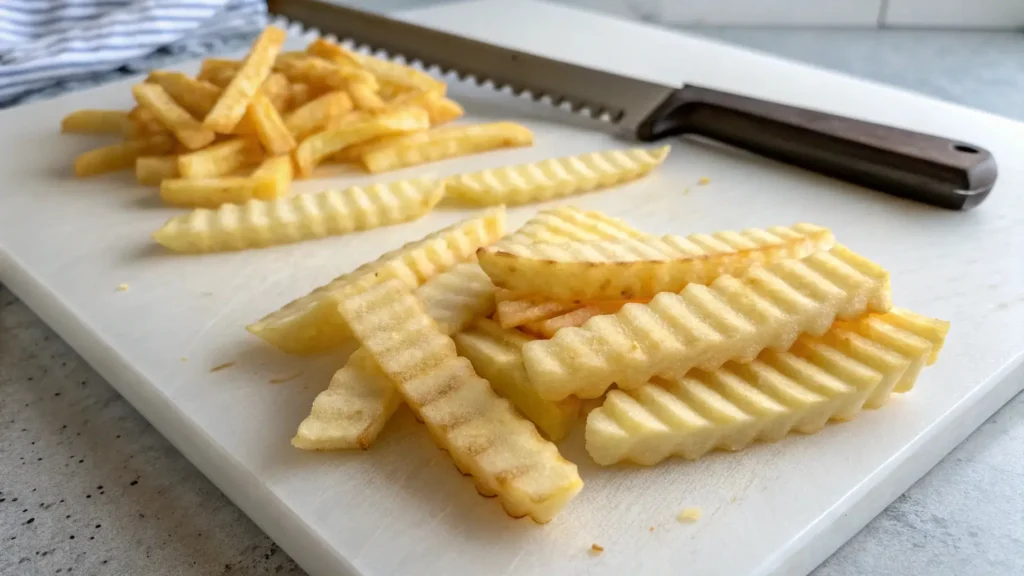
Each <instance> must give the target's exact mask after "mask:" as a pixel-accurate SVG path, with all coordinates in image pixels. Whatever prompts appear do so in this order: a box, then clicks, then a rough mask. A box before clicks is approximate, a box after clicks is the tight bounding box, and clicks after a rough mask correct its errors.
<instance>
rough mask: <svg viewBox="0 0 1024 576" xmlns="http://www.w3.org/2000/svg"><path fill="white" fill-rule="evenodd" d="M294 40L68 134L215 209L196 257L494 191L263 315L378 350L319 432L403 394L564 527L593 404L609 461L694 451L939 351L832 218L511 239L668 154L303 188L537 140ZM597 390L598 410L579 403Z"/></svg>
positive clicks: (191, 233) (149, 94) (325, 48)
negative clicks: (315, 181)
mask: <svg viewBox="0 0 1024 576" xmlns="http://www.w3.org/2000/svg"><path fill="white" fill-rule="evenodd" d="M283 41H284V33H283V32H282V31H280V30H278V29H276V28H268V29H267V30H266V31H265V32H264V34H263V35H262V36H261V37H260V38H259V39H258V40H257V42H256V43H255V45H254V46H253V49H252V51H251V52H250V53H249V55H248V56H247V57H246V58H245V59H244V60H243V61H241V62H238V61H227V60H215V59H211V60H207V61H205V62H204V64H203V67H202V70H201V71H200V73H199V75H198V76H197V78H194V79H193V78H190V77H188V76H185V75H183V74H178V73H172V72H154V73H152V74H151V75H150V76H149V78H147V80H146V82H144V83H143V84H139V85H137V86H135V87H134V88H133V90H132V93H133V95H134V96H135V99H136V102H137V103H138V107H137V108H135V109H133V110H131V111H128V112H111V111H82V112H78V113H75V114H72V115H71V116H69V117H68V118H66V119H65V120H64V130H65V131H68V132H91V133H96V132H117V133H120V134H123V135H124V137H125V141H124V142H123V143H121V144H117V145H114V146H109V147H106V148H101V149H98V150H94V151H91V152H87V153H85V154H83V155H82V156H80V157H79V158H78V159H77V160H76V163H75V168H76V173H78V174H79V175H89V174H97V173H102V172H105V171H109V170H115V169H122V168H130V167H132V166H134V167H135V170H136V173H137V175H138V178H139V181H140V182H142V183H144V184H159V185H160V188H161V196H162V197H163V198H164V200H166V201H167V202H169V203H172V204H176V205H183V206H188V207H195V208H196V209H195V210H193V211H192V212H191V213H189V214H185V215H181V216H176V217H174V218H172V219H171V220H170V221H168V223H167V224H166V225H165V226H164V227H163V228H161V229H160V230H159V231H157V232H156V233H155V234H154V237H155V239H156V240H157V241H158V242H159V243H161V244H163V245H165V246H167V247H169V248H171V249H173V250H178V251H183V252H209V251H220V250H240V249H246V248H255V247H262V246H269V245H274V244H282V243H288V242H297V241H302V240H308V239H313V238H320V237H324V236H328V235H337V234H346V233H350V232H355V231H358V230H365V229H369V228H374V227H377V226H384V225H392V224H398V223H401V222H406V221H410V220H413V219H416V218H419V217H422V216H423V215H424V214H426V213H428V212H429V211H430V210H431V209H432V208H433V207H434V206H435V205H436V204H437V203H438V202H439V201H440V200H441V198H442V197H444V196H446V195H447V196H450V197H452V198H454V199H456V200H459V201H461V202H463V203H465V204H469V205H475V206H492V207H491V208H489V209H487V210H485V211H483V212H482V213H480V214H478V215H476V216H474V217H472V218H469V219H467V220H464V221H462V222H459V223H456V224H454V225H452V226H449V227H448V228H445V229H442V230H439V231H437V232H435V233H433V234H430V235H428V236H426V237H424V238H422V239H420V240H417V241H414V242H411V243H409V244H406V245H405V246H403V247H401V248H399V249H397V250H394V251H392V252H388V253H386V254H384V255H383V256H381V257H380V258H378V259H376V260H374V261H373V262H369V263H366V264H364V265H363V266H361V267H359V268H357V269H356V270H354V271H352V272H349V273H346V274H343V275H341V276H339V277H338V278H336V279H334V280H333V281H331V282H330V283H328V284H326V285H324V286H322V287H320V288H317V289H316V290H314V291H312V292H311V293H309V294H307V295H305V296H302V297H300V298H298V299H296V300H294V301H292V302H290V303H288V304H286V305H285V306H283V307H282V308H280V309H279V310H277V311H275V312H272V313H270V314H269V315H267V316H266V317H264V318H262V319H260V320H258V321H256V322H254V323H253V324H251V325H249V326H248V327H247V329H248V330H249V331H250V332H251V333H253V334H255V335H257V336H259V337H260V338H262V339H263V340H265V341H266V342H268V343H270V344H272V345H273V346H275V347H277V348H279V349H281V350H283V351H285V352H288V353H291V354H315V353H320V352H325V351H331V350H336V349H338V348H340V347H342V346H343V345H344V344H345V343H346V342H349V341H352V340H355V341H356V342H358V344H359V345H360V347H359V348H358V349H357V350H356V351H355V352H354V353H353V354H351V356H350V357H349V358H348V360H347V362H346V363H345V365H344V366H343V367H341V368H340V369H339V370H338V371H337V373H336V374H335V375H334V377H333V378H332V380H331V382H330V383H329V385H328V386H327V388H326V389H325V390H324V391H323V392H321V393H320V394H319V395H318V396H317V397H316V399H315V401H314V402H313V405H312V407H311V410H310V414H309V416H308V417H306V418H305V419H304V420H303V421H302V423H301V424H300V425H299V427H298V432H297V434H296V435H295V437H294V438H293V440H292V443H293V444H294V445H295V446H296V447H298V448H302V449H307V450H345V449H364V450H365V449H369V448H370V447H371V445H372V444H373V442H374V440H375V439H376V437H377V436H378V434H379V433H380V432H381V431H382V430H383V428H384V426H385V425H386V424H387V422H388V420H389V419H390V418H391V416H392V415H393V414H394V413H395V411H396V410H397V408H398V407H399V406H400V405H401V404H402V403H403V402H404V403H405V404H407V405H408V406H409V407H410V408H411V409H412V410H413V412H414V413H415V414H416V416H417V417H418V419H420V420H421V421H422V422H423V423H424V424H425V425H426V428H427V431H428V432H429V433H430V435H431V436H432V437H433V438H434V440H435V441H436V442H437V444H438V445H439V446H440V447H442V448H444V449H445V450H446V451H447V452H448V453H449V454H450V455H451V457H452V459H453V460H454V461H455V464H456V465H457V467H458V468H459V470H461V471H462V472H463V473H464V474H467V475H469V476H471V477H472V480H473V482H474V484H475V485H476V488H477V489H478V490H479V491H480V493H482V494H484V495H494V496H497V497H498V500H499V502H501V504H502V506H503V507H504V508H505V510H506V511H507V512H508V513H509V514H510V515H512V516H516V517H519V516H530V517H531V518H533V519H534V520H535V521H537V522H547V521H549V520H551V519H552V518H554V516H555V515H556V514H557V513H558V512H559V511H560V510H561V509H562V508H563V507H564V506H565V504H566V503H567V502H569V501H570V500H571V499H572V498H573V497H574V496H575V495H576V494H577V493H578V492H579V491H580V490H581V488H582V487H583V482H582V480H581V478H580V476H579V474H578V472H577V468H576V465H575V464H572V463H571V462H568V461H566V460H565V459H564V458H562V457H561V455H560V454H559V451H558V448H557V447H556V445H555V444H554V442H557V441H560V440H562V439H563V438H565V437H566V436H567V435H568V434H569V433H570V432H571V431H572V429H573V428H574V426H576V425H577V423H578V422H581V421H582V420H585V424H583V426H584V429H585V437H586V449H587V451H588V453H589V454H590V455H591V457H592V458H593V459H594V461H595V462H597V463H598V464H600V465H606V466H607V465H612V464H616V463H620V462H632V463H635V464H641V465H654V464H656V463H658V462H661V461H663V460H665V459H667V458H669V457H672V456H679V457H682V458H687V459H697V458H700V457H701V456H703V455H705V454H707V453H708V452H710V451H712V450H716V449H721V450H730V451H735V450H741V449H743V448H746V447H748V446H750V445H752V444H754V443H756V442H757V441H768V442H771V441H776V440H779V439H781V438H783V437H784V436H786V435H788V434H789V433H790V432H793V431H796V432H801V433H813V432H816V431H818V430H820V429H822V428H823V427H824V426H825V425H826V424H827V423H828V422H830V421H844V420H849V419H851V418H853V417H855V416H856V415H857V414H858V413H859V412H860V411H861V410H862V409H864V408H869V409H873V408H878V407H880V406H882V405H883V404H885V403H886V401H887V400H888V399H889V397H890V396H891V394H892V393H894V392H895V393H903V392H907V391H909V390H910V389H911V388H912V387H913V385H914V383H915V381H916V379H917V376H918V374H919V373H920V371H921V369H922V368H923V367H924V366H926V365H930V364H932V363H934V362H935V361H936V360H937V357H938V353H939V351H940V349H941V348H942V345H943V343H944V341H945V337H946V334H947V332H948V329H949V325H948V323H946V322H943V321H941V320H936V319H931V318H927V317H924V316H921V315H918V314H915V313H913V312H910V311H909V310H905V309H901V308H894V307H893V306H892V302H891V288H890V279H889V273H888V272H887V271H886V270H885V269H883V268H882V267H881V266H879V265H877V264H875V263H873V262H871V261H870V260H868V259H866V258H864V257H863V256H860V255H858V254H856V253H855V252H853V251H851V250H850V249H849V248H847V247H845V246H843V245H840V244H837V243H836V239H835V238H834V236H833V234H832V233H831V231H829V230H828V229H825V228H822V227H819V226H815V225H812V224H795V225H792V226H776V227H772V228H766V229H749V230H744V231H742V232H733V231H721V232H716V233H713V234H691V235H689V236H676V235H668V236H654V235H651V234H648V233H645V232H643V231H641V230H637V229H635V228H633V227H631V226H630V225H628V224H627V223H625V222H623V221H622V220H619V219H617V218H614V217H611V216H608V215H606V214H602V213H600V212H595V211H583V210H580V209H576V208H571V207H564V206H563V207H559V208H553V209H548V210H544V211H541V212H540V213H538V214H536V215H535V216H534V217H533V218H532V219H530V220H529V221H528V222H527V223H526V224H525V225H523V226H522V227H521V228H520V229H518V230H516V231H514V232H513V233H512V234H509V235H506V230H505V209H504V205H506V204H525V203H531V202H539V201H544V200H550V199H553V198H560V197H564V196H568V195H571V194H578V193H582V192H586V191H590V190H595V189H598V188H605V187H609V186H614V185H616V184H620V183H623V182H627V181H630V180H633V179H636V178H640V177H642V176H644V175H646V174H648V173H650V172H651V171H652V170H654V169H655V168H656V167H657V166H658V165H659V164H660V163H661V162H662V161H663V160H664V159H665V157H666V155H667V154H668V148H667V147H666V148H661V149H653V150H649V149H633V150H615V151H605V152H595V153H592V154H585V155H582V156H575V157H568V158H557V159H550V160H545V161H543V162H539V163H534V164H526V165H517V166H506V167H501V168H496V169H490V170H484V171H481V172H477V173H472V174H460V175H456V176H453V177H450V178H446V179H444V180H441V181H434V180H431V179H428V178H418V179H410V180H403V181H398V182H388V183H379V184H374V185H371V186H368V187H365V188H360V187H353V188H348V189H344V190H325V191H323V192H319V193H315V194H298V195H289V194H288V189H289V185H290V183H291V180H292V178H293V177H300V178H305V177H309V176H311V175H313V174H314V171H315V168H316V166H317V165H318V164H320V163H323V162H350V163H358V164H360V165H362V166H363V167H364V168H365V169H366V170H367V171H369V172H371V173H378V172H384V171H387V170H393V169H396V168H401V167H406V166H413V165H417V164H422V163H426V162H434V161H439V160H443V159H447V158H453V157H456V156H460V155H464V154H471V153H477V152H483V151H488V150H496V149H499V148H505V147H509V146H524V145H529V144H531V143H532V139H533V136H532V134H531V133H530V131H529V130H528V129H527V128H525V127H523V126H521V125H519V124H516V123H512V122H497V123H492V124H477V125H458V124H453V125H445V126H441V127H438V126H439V125H441V124H446V123H448V122H450V121H452V120H455V119H456V118H458V117H460V116H461V115H462V109H461V107H460V106H459V105H458V104H457V103H455V102H453V101H451V100H449V99H447V98H446V97H445V85H444V84H443V83H442V82H440V81H438V80H436V79H434V78H432V77H430V76H428V75H426V74H424V73H422V72H419V71H417V70H414V69H411V68H408V67H405V66H402V65H399V64H395V63H392V62H388V61H386V60H380V59H376V58H372V57H369V56H365V55H362V54H358V53H354V52H350V51H348V50H345V49H344V48H342V47H340V46H338V45H336V44H333V43H330V42H327V41H323V40H317V41H314V42H313V43H312V44H310V45H309V47H308V48H307V49H306V51H304V52H296V53H280V47H281V45H282V43H283ZM240 171H241V175H240V174H239V172H240ZM581 400H592V401H594V402H595V403H597V404H598V407H596V408H595V409H593V410H591V411H590V412H589V413H588V414H586V415H585V416H584V415H582V413H581Z"/></svg>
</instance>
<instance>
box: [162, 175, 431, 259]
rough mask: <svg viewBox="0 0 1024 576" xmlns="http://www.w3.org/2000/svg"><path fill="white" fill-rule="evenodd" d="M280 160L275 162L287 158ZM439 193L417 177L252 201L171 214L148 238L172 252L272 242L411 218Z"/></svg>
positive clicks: (425, 209)
mask: <svg viewBox="0 0 1024 576" xmlns="http://www.w3.org/2000/svg"><path fill="white" fill-rule="evenodd" d="M281 158H283V160H275V162H284V161H287V157H281ZM254 175H255V174H254ZM443 195H444V187H443V186H441V184H440V183H439V182H437V181H434V180H430V179H426V178H423V179H419V180H403V181H400V182H393V183H390V184H374V185H372V186H367V187H361V186H352V187H350V188H346V189H344V190H324V191H323V192H317V193H313V194H298V195H295V196H290V197H287V198H279V199H276V200H269V201H261V200H252V201H250V202H248V203H246V204H243V205H235V204H229V205H224V206H221V207H220V208H218V209H216V210H205V209H201V210H195V211H193V212H192V213H191V214H186V215H182V216H175V217H173V218H171V219H170V220H168V221H167V223H166V224H164V226H163V227H162V228H160V229H159V230H157V231H156V232H155V233H154V234H153V239H154V240H156V241H157V242H158V243H159V244H162V245H164V246H166V247H168V248H170V249H172V250H175V251H178V252H221V251H227V250H245V249H247V248H261V247H265V246H276V245H280V244H289V243H293V242H301V241H303V240H310V239H314V238H324V237H326V236H336V235H341V234H348V233H351V232H355V231H358V230H369V229H372V228H377V227H380V226H390V225H393V224H398V223H401V222H408V221H410V220H415V219H417V218H420V217H422V216H424V215H426V214H427V213H428V212H430V210H431V209H432V208H433V207H434V205H436V204H437V203H438V202H439V201H440V200H441V197H442V196H443Z"/></svg>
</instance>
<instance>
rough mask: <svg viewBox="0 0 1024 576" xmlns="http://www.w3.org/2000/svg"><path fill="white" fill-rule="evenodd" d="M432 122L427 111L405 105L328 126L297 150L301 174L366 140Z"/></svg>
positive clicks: (303, 142) (419, 128) (405, 130)
mask: <svg viewBox="0 0 1024 576" xmlns="http://www.w3.org/2000/svg"><path fill="white" fill-rule="evenodd" d="M428 126H430V118H429V117H428V115H427V113H426V111H424V110H419V109H402V110H396V111H393V112H386V113H384V114H381V115H379V116H374V117H372V118H370V119H368V120H365V121H362V122H356V123H354V124H351V125H348V126H341V127H337V128H328V129H326V130H323V131H320V132H317V133H315V134H312V135H310V136H309V137H307V138H306V139H305V140H303V141H302V143H301V144H299V147H298V148H297V149H296V150H295V164H296V166H297V167H298V171H299V174H300V175H301V176H304V177H308V176H309V175H310V174H312V172H313V168H314V167H315V166H316V165H317V164H319V163H320V162H321V161H323V159H324V158H327V157H328V156H330V155H331V154H333V153H335V152H337V151H338V150H341V149H342V148H345V147H346V146H351V145H353V144H358V143H359V142H363V141H365V140H369V139H371V138H375V137H378V136H383V135H385V134H393V133H396V132H410V131H413V130H422V129H423V128H426V127H428Z"/></svg>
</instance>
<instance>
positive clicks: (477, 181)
mask: <svg viewBox="0 0 1024 576" xmlns="http://www.w3.org/2000/svg"><path fill="white" fill-rule="evenodd" d="M668 152H669V147H668V146H663V147H661V148H656V149H647V148H633V149H629V150H609V151H605V152H591V153H589V154H582V155H580V156H567V157H565V158H551V159H549V160H544V161H542V162H535V163H530V164H519V165H514V166H502V167H500V168H489V169H487V170H481V171H479V172H472V173H469V174H460V175H458V176H452V177H451V178H450V179H449V180H448V182H449V185H450V189H449V190H450V193H451V195H452V197H453V198H457V199H459V200H462V201H464V202H468V203H471V204H476V205H484V206H487V205H491V204H508V205H514V204H526V203H529V202H543V201H545V200H551V199H553V198H561V197H564V196H569V195H572V194H580V193H583V192H590V191H592V190H598V189H600V188H607V187H609V186H615V185H617V184H621V183H623V182H628V181H630V180H635V179H637V178H641V177H643V176H646V175H647V174H648V173H650V172H651V171H652V170H654V168H656V167H657V166H658V165H660V164H661V163H662V162H663V161H664V160H665V157H667V156H668Z"/></svg>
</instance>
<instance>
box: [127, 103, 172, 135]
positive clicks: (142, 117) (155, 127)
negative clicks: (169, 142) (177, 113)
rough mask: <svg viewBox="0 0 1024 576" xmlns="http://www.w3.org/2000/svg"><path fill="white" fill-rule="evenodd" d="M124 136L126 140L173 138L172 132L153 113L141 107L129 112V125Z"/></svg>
mask: <svg viewBox="0 0 1024 576" xmlns="http://www.w3.org/2000/svg"><path fill="white" fill-rule="evenodd" d="M122 135H123V136H124V138H125V140H143V139H146V138H148V137H151V136H157V135H166V136H167V137H168V138H170V137H172V136H171V132H170V131H169V130H168V129H167V128H165V127H164V125H163V124H161V123H160V121H159V120H157V119H156V116H155V115H154V114H153V113H152V112H150V111H149V110H147V109H145V108H141V107H139V106H136V107H135V108H132V109H131V110H129V111H128V123H127V124H126V125H125V126H124V130H123V132H122Z"/></svg>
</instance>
